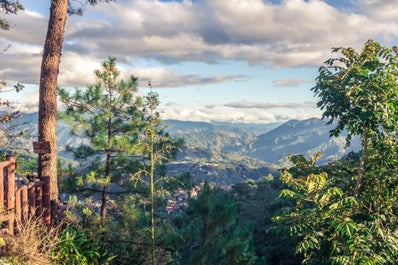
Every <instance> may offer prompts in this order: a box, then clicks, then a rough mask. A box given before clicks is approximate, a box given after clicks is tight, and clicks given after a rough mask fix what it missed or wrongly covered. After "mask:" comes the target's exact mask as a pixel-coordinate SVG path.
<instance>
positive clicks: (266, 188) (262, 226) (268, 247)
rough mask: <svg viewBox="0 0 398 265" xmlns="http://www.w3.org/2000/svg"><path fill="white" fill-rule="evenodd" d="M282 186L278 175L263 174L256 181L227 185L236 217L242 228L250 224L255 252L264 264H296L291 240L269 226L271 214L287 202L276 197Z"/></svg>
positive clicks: (272, 225)
mask: <svg viewBox="0 0 398 265" xmlns="http://www.w3.org/2000/svg"><path fill="white" fill-rule="evenodd" d="M281 188H282V185H281V182H280V180H279V178H274V177H273V176H272V175H268V176H264V177H262V178H260V179H258V180H256V181H254V180H250V179H249V180H247V181H245V182H242V183H237V184H235V185H233V186H232V187H231V191H230V193H231V194H232V195H233V197H234V198H235V200H236V206H237V216H238V219H239V220H240V225H241V226H243V227H247V226H252V228H253V242H254V250H255V254H256V256H258V257H263V258H265V259H266V264H284V265H295V264H298V262H297V260H298V259H297V258H296V257H295V256H294V245H293V241H292V240H290V239H287V238H286V237H284V236H283V235H281V234H278V233H277V232H276V231H274V230H273V229H272V228H273V227H274V223H273V222H272V219H271V218H272V216H273V215H274V214H275V212H276V211H278V210H279V209H281V208H282V207H284V206H285V205H286V204H288V201H286V200H283V199H278V198H277V197H278V194H279V191H280V190H281Z"/></svg>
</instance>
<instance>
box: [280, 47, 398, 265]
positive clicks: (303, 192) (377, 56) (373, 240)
mask: <svg viewBox="0 0 398 265" xmlns="http://www.w3.org/2000/svg"><path fill="white" fill-rule="evenodd" d="M333 52H341V54H342V57H340V58H334V59H329V60H327V61H326V62H325V66H323V67H321V68H320V70H319V77H318V78H317V84H316V86H315V87H314V88H313V89H312V90H313V91H314V92H315V94H316V95H317V96H319V97H320V101H319V102H318V107H320V108H321V109H322V110H324V113H323V118H330V120H329V124H331V123H332V122H334V121H336V122H337V126H336V127H335V128H334V129H333V130H331V131H330V132H331V136H337V135H339V134H340V133H341V132H342V131H343V130H345V129H346V130H347V131H348V136H347V145H348V144H349V142H350V140H351V137H352V136H353V135H359V136H360V137H361V144H362V150H361V153H360V157H359V159H358V158H354V157H346V158H345V160H342V161H340V162H338V163H331V164H329V165H326V166H325V167H323V168H320V167H316V166H315V164H314V163H312V162H308V163H307V162H306V161H305V160H303V157H294V156H293V157H291V161H292V162H293V163H294V166H293V167H292V168H290V169H288V170H285V171H283V173H282V174H281V180H282V181H283V183H284V184H285V185H286V186H287V188H286V189H285V190H283V191H281V193H280V196H281V197H283V198H285V199H290V200H291V201H292V203H293V206H291V207H287V208H285V209H284V210H283V211H281V213H280V214H278V215H277V216H275V218H274V220H275V221H276V222H277V223H278V224H279V228H280V229H283V230H285V231H288V232H289V234H290V235H291V236H293V237H294V238H295V239H296V240H297V242H298V243H297V245H296V251H297V253H301V254H302V255H303V256H304V259H303V263H308V264H394V263H395V262H396V260H398V234H397V226H398V220H397V218H396V215H397V213H398V208H397V205H396V202H397V201H398V197H397V184H398V177H397V174H396V172H397V170H398V153H397V146H398V142H397V138H396V131H397V129H398V127H397V126H398V105H397V102H398V85H397V76H398V60H397V48H396V47H394V48H393V49H392V50H390V49H387V48H385V47H383V46H381V45H380V44H379V43H376V42H373V41H371V40H370V41H368V42H366V43H365V46H364V48H363V49H362V51H361V53H357V52H355V51H354V50H353V49H352V48H335V49H333ZM352 158H354V159H352ZM311 160H313V159H312V158H311ZM314 161H316V159H315V160H314Z"/></svg>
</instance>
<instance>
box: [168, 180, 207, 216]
mask: <svg viewBox="0 0 398 265" xmlns="http://www.w3.org/2000/svg"><path fill="white" fill-rule="evenodd" d="M200 191H201V187H200V186H195V187H193V188H192V189H191V190H184V189H181V188H178V189H176V190H175V191H174V194H173V195H172V196H171V197H170V198H169V199H168V200H167V205H166V212H167V213H168V214H171V213H180V212H181V211H182V210H183V209H184V208H185V207H187V206H188V200H189V199H195V198H197V197H198V195H199V193H200Z"/></svg>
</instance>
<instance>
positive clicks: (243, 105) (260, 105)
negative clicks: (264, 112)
mask: <svg viewBox="0 0 398 265" xmlns="http://www.w3.org/2000/svg"><path fill="white" fill-rule="evenodd" d="M224 106H226V107H230V108H237V109H276V108H284V109H286V108H288V109H294V108H314V106H315V103H314V102H304V103H295V102H291V103H279V102H252V101H247V100H241V101H235V102H231V103H227V104H224Z"/></svg>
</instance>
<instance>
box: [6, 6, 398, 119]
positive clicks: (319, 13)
mask: <svg viewBox="0 0 398 265" xmlns="http://www.w3.org/2000/svg"><path fill="white" fill-rule="evenodd" d="M20 2H21V3H22V4H23V5H24V6H25V11H23V12H20V13H19V14H18V15H17V16H6V18H7V19H8V20H9V21H10V22H11V25H12V28H11V30H10V31H2V32H0V48H1V47H7V46H8V45H11V46H10V48H9V49H8V50H7V51H6V52H5V53H4V54H3V55H2V56H1V57H0V79H3V80H6V81H7V83H8V84H9V85H12V83H13V82H15V81H19V82H23V83H24V84H26V89H25V90H24V92H23V93H22V94H20V95H17V96H16V95H15V94H9V93H8V94H3V95H4V96H3V95H1V96H2V97H3V98H4V97H5V98H8V99H10V100H12V101H15V102H14V106H18V107H21V108H22V107H23V108H24V109H29V110H31V111H34V110H36V109H37V102H38V94H37V91H38V87H37V83H38V79H39V72H40V60H41V52H42V47H43V42H44V36H45V32H46V30H47V22H48V13H49V12H48V11H49V1H45V0H35V1H29V0H20ZM396 14H398V0H380V1H377V0H351V1H350V0H346V1H344V0H341V1H340V0H326V1H321V0H307V1H304V0H279V1H277V0H273V1H267V0H197V1H191V0H183V1H170V0H169V1H166V0H164V1H158V0H129V1H127V0H124V1H123V0H118V1H117V2H115V3H111V4H104V3H102V4H99V5H98V6H96V7H90V6H87V7H86V10H85V13H84V16H82V17H77V16H71V17H68V20H67V26H66V34H65V44H64V47H63V55H62V59H61V66H60V74H59V85H60V86H64V87H70V88H71V89H73V87H77V86H83V87H84V86H86V85H87V84H89V83H93V82H94V81H95V80H94V79H93V74H92V73H93V71H94V70H95V69H97V68H99V66H100V62H101V61H102V60H104V59H106V58H107V57H108V56H115V57H117V59H118V62H119V65H120V68H121V70H122V77H127V76H129V75H131V74H134V75H135V76H137V77H139V80H140V91H141V93H142V94H145V93H146V92H147V91H148V88H147V85H146V84H147V83H148V81H149V80H151V83H152V86H153V89H154V90H155V91H156V92H158V93H159V95H160V100H161V105H160V108H161V111H162V115H163V118H164V119H180V120H195V121H230V122H246V123H269V122H283V121H286V120H289V119H306V118H309V117H313V116H319V115H320V111H319V110H317V109H316V106H315V104H316V98H314V97H313V93H312V92H311V91H310V89H311V87H312V86H313V85H314V80H315V78H316V76H317V70H318V68H319V66H320V65H322V63H323V61H325V60H326V59H327V58H329V57H330V56H331V54H330V49H331V48H332V47H336V46H344V47H348V46H350V47H354V48H355V49H360V48H361V46H362V45H363V44H364V43H365V42H366V41H367V40H368V39H374V40H376V41H379V42H380V43H382V44H383V45H385V46H388V47H392V46H393V45H396V44H397V40H398V35H397V34H398V17H397V16H396Z"/></svg>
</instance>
